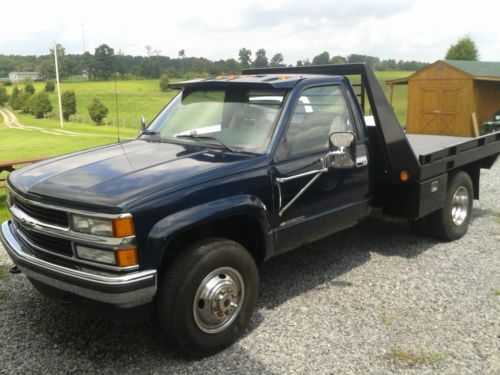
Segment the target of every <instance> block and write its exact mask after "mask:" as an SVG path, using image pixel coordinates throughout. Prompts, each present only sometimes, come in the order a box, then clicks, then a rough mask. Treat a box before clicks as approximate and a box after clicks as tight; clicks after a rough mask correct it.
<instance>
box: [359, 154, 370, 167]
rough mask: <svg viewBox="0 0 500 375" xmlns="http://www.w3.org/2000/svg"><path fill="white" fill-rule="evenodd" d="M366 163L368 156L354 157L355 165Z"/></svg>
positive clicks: (364, 164)
mask: <svg viewBox="0 0 500 375" xmlns="http://www.w3.org/2000/svg"><path fill="white" fill-rule="evenodd" d="M367 165H368V158H367V157H366V156H359V157H357V158H356V167H357V168H361V167H366V166H367Z"/></svg>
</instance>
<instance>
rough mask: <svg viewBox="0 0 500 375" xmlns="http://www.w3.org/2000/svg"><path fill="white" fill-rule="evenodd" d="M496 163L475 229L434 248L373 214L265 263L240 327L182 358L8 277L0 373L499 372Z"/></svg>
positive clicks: (140, 333) (499, 181) (133, 329)
mask: <svg viewBox="0 0 500 375" xmlns="http://www.w3.org/2000/svg"><path fill="white" fill-rule="evenodd" d="M499 194H500V162H498V163H497V164H496V166H495V168H494V169H492V170H490V171H483V172H482V182H481V201H480V202H475V209H474V213H473V221H472V223H471V227H470V229H469V234H468V235H467V236H465V237H464V238H463V239H461V240H459V241H456V242H453V243H439V242H436V241H434V240H432V239H427V238H423V237H419V236H416V235H413V234H411V233H410V231H409V229H408V227H407V225H406V224H405V223H401V222H393V221H383V220H379V219H370V220H367V221H366V222H364V223H363V224H362V225H360V226H358V227H357V228H353V229H350V230H348V231H346V232H343V233H341V234H338V235H335V236H332V237H329V238H328V239H325V240H322V241H320V242H317V243H315V244H313V245H310V246H307V247H305V248H302V249H300V250H297V251H294V252H291V253H288V254H285V255H283V256H280V257H278V258H275V259H273V260H272V261H270V262H269V263H267V264H266V265H265V266H264V267H263V268H262V270H261V294H260V298H259V304H258V308H257V312H256V314H255V316H254V319H253V321H252V324H251V327H250V328H249V329H248V332H247V334H246V335H245V337H243V338H242V339H241V340H240V341H239V342H237V343H236V344H235V345H234V346H233V347H231V348H229V349H228V350H226V351H225V352H223V353H220V354H218V355H216V356H213V357H211V358H208V359H204V360H200V361H188V360H185V359H183V358H179V357H177V356H175V355H174V354H172V352H171V350H170V349H169V348H168V347H165V346H164V344H163V341H162V339H161V338H160V337H158V336H157V335H156V328H155V327H154V326H153V325H151V324H148V323H141V324H139V325H137V324H135V325H123V324H119V323H116V322H109V321H106V320H99V319H96V318H92V317H90V316H88V315H85V314H83V313H79V312H76V311H75V310H74V309H68V308H67V307H65V306H60V305H58V304H57V303H55V302H53V301H50V300H47V299H45V298H43V297H41V296H39V295H38V294H37V293H36V292H35V291H34V290H33V288H32V287H31V286H30V285H29V283H28V282H27V281H26V280H25V278H24V276H19V275H15V276H12V275H9V274H6V273H5V269H6V267H5V264H6V263H8V261H7V259H6V256H5V252H4V250H3V249H0V263H3V264H4V266H2V269H0V278H1V279H0V338H1V340H2V342H1V347H0V364H1V365H0V373H9V374H10V373H13V372H20V373H27V372H31V373H33V372H35V373H54V372H61V373H68V372H77V373H78V372H92V373H94V372H98V373H158V374H167V373H169V374H171V373H181V374H194V373H199V374H207V373H214V374H215V373H217V374H224V373H244V374H247V373H252V374H283V373H286V374H293V373H298V374H315V373H322V374H323V373H343V374H345V373H360V374H368V373H370V374H382V373H384V374H385V373H408V374H413V373H415V374H426V373H435V374H469V373H470V374H499V373H500V354H499V347H500V295H499V294H500V200H499V198H498V196H499Z"/></svg>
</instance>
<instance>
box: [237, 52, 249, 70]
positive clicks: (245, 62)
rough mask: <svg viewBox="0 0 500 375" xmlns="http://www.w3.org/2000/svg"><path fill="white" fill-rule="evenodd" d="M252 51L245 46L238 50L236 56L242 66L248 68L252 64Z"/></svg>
mask: <svg viewBox="0 0 500 375" xmlns="http://www.w3.org/2000/svg"><path fill="white" fill-rule="evenodd" d="M251 57H252V51H250V50H249V49H246V48H241V49H240V50H239V52H238V58H239V60H240V64H241V66H242V67H243V68H249V67H250V65H251V64H252V59H251Z"/></svg>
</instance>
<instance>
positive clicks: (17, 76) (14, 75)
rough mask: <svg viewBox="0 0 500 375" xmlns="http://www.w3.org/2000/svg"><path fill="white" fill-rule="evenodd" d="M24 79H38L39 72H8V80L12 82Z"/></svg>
mask: <svg viewBox="0 0 500 375" xmlns="http://www.w3.org/2000/svg"><path fill="white" fill-rule="evenodd" d="M25 79H30V80H32V81H38V80H39V79H40V73H38V72H10V73H9V80H10V81H11V82H13V83H17V82H22V81H24V80H25Z"/></svg>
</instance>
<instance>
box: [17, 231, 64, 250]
mask: <svg viewBox="0 0 500 375" xmlns="http://www.w3.org/2000/svg"><path fill="white" fill-rule="evenodd" d="M20 232H21V234H22V235H23V236H24V237H26V239H27V240H28V241H29V242H31V243H32V244H33V245H36V246H38V247H40V248H42V249H44V250H47V251H50V252H54V253H57V254H61V255H65V256H69V257H71V256H73V250H72V248H71V241H68V240H65V239H62V238H57V237H52V236H47V235H45V234H41V233H38V232H33V231H28V230H26V229H24V228H21V229H20Z"/></svg>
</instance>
